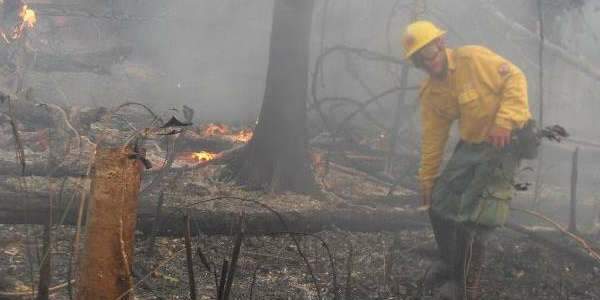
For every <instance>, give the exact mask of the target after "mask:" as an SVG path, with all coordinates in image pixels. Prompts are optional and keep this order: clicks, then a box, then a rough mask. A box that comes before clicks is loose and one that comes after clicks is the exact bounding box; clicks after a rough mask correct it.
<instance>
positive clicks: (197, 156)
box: [192, 151, 215, 161]
mask: <svg viewBox="0 0 600 300" xmlns="http://www.w3.org/2000/svg"><path fill="white" fill-rule="evenodd" d="M192 158H193V159H194V160H196V161H209V160H213V159H214V158H215V154H214V153H210V152H207V151H200V152H193V153H192Z"/></svg>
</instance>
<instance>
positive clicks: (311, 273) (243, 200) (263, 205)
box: [185, 196, 322, 299]
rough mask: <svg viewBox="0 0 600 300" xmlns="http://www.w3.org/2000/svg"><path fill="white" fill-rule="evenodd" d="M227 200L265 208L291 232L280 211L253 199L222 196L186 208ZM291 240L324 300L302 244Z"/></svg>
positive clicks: (294, 239)
mask: <svg viewBox="0 0 600 300" xmlns="http://www.w3.org/2000/svg"><path fill="white" fill-rule="evenodd" d="M225 199H233V200H238V201H242V202H250V203H254V204H257V205H259V206H261V207H263V208H265V209H266V210H268V211H269V212H270V213H272V214H274V215H275V216H276V217H277V219H278V220H279V222H280V223H281V225H283V227H284V228H285V229H286V230H289V225H288V223H287V222H286V221H285V218H283V216H282V215H281V214H280V213H279V212H278V211H276V210H275V209H273V208H272V207H270V206H268V205H266V204H264V203H261V202H259V201H256V200H253V199H245V198H240V197H233V196H222V197H215V198H211V199H204V200H200V201H196V202H193V203H190V204H188V205H186V206H185V207H186V208H187V207H192V206H194V205H198V204H202V203H207V202H212V201H218V200H225ZM290 238H291V239H292V241H293V242H294V245H295V246H296V249H297V251H298V254H299V255H300V256H301V257H302V259H303V260H304V264H305V265H306V268H307V270H308V273H309V274H310V275H311V279H312V281H313V284H314V286H315V289H316V292H317V299H322V298H321V290H320V289H319V284H318V281H317V277H315V274H314V272H313V269H312V266H311V265H310V263H309V262H308V258H306V255H304V253H303V252H302V249H301V248H300V243H299V242H298V240H297V239H296V238H295V236H293V235H290Z"/></svg>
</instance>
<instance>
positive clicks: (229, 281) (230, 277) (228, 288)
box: [220, 213, 244, 300]
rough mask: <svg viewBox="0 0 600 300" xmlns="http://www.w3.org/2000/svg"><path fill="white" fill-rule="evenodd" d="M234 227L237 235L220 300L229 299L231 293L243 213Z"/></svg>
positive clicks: (238, 255)
mask: <svg viewBox="0 0 600 300" xmlns="http://www.w3.org/2000/svg"><path fill="white" fill-rule="evenodd" d="M236 227H237V228H236V231H237V233H236V236H235V242H234V244H233V251H232V253H231V265H230V266H229V271H228V272H227V281H226V283H225V289H224V290H223V294H222V297H221V299H220V300H228V299H229V293H230V292H231V286H232V285H233V280H234V278H235V271H236V268H237V262H238V258H239V257H240V248H241V247H242V239H243V238H244V213H242V214H241V215H240V217H239V219H238V222H237V224H236Z"/></svg>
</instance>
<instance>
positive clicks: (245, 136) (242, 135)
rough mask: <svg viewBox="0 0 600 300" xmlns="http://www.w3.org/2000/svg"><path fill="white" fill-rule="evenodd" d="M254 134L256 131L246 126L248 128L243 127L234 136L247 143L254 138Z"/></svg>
mask: <svg viewBox="0 0 600 300" xmlns="http://www.w3.org/2000/svg"><path fill="white" fill-rule="evenodd" d="M252 135H254V132H252V129H250V128H246V129H242V130H241V131H240V132H238V133H237V134H236V135H235V136H234V138H235V141H238V142H242V143H247V142H248V141H250V140H251V139H252Z"/></svg>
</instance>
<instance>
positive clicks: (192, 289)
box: [183, 215, 196, 300]
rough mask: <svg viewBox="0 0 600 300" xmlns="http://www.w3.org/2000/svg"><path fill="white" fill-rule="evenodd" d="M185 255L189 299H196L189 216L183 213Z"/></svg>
mask: <svg viewBox="0 0 600 300" xmlns="http://www.w3.org/2000/svg"><path fill="white" fill-rule="evenodd" d="M183 222H184V223H185V255H186V262H187V271H188V280H189V284H190V299H192V300H196V279H195V278H194V261H193V258H192V241H191V240H192V237H191V229H190V217H189V216H188V215H185V216H184V218H183Z"/></svg>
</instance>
